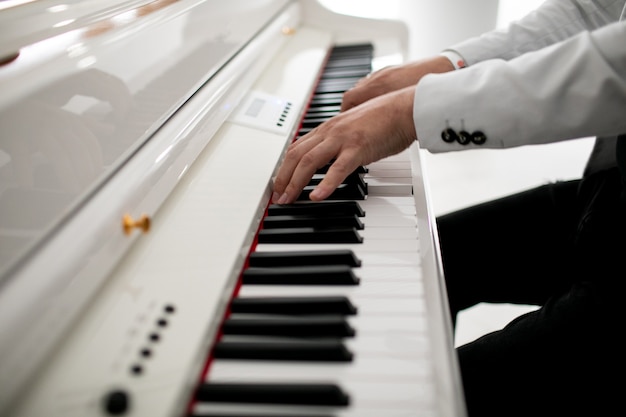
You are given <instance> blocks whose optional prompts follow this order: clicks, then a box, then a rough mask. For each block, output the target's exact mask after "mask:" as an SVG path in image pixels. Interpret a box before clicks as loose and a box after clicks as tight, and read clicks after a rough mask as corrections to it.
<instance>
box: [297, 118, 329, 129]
mask: <svg viewBox="0 0 626 417" xmlns="http://www.w3.org/2000/svg"><path fill="white" fill-rule="evenodd" d="M326 120H328V117H305V118H304V119H303V120H302V128H301V129H311V128H314V127H317V126H319V125H320V124H322V123H324V122H325V121H326Z"/></svg>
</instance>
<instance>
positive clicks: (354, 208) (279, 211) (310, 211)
mask: <svg viewBox="0 0 626 417" xmlns="http://www.w3.org/2000/svg"><path fill="white" fill-rule="evenodd" d="M267 214H268V215H269V216H290V215H311V216H320V217H324V216H329V217H330V216H350V215H355V216H358V217H364V216H365V211H364V210H363V209H362V208H361V206H360V204H359V202H358V201H319V202H303V203H296V204H270V206H269V207H268V211H267Z"/></svg>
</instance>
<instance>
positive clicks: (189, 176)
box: [0, 0, 465, 417]
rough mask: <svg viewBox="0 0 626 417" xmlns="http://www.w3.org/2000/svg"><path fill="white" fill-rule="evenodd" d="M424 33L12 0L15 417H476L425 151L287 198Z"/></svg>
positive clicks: (1, 7) (4, 120) (320, 16)
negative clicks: (278, 201)
mask: <svg viewBox="0 0 626 417" xmlns="http://www.w3.org/2000/svg"><path fill="white" fill-rule="evenodd" d="M406 43H407V30H406V28H405V27H404V26H403V25H402V24H401V23H399V22H395V21H385V20H368V19H362V18H354V17H348V16H343V15H339V14H335V13H332V12H330V11H328V10H326V9H325V8H324V7H322V6H321V5H320V4H318V3H317V2H316V1H309V0H302V1H289V0H262V1H261V0H259V1H254V2H252V1H246V0H229V1H223V0H219V1H218V0H204V1H203V0H179V1H175V0H169V1H166V0H156V1H149V0H128V1H119V0H118V1H111V0H108V1H105V0H85V1H81V2H64V1H62V0H38V1H10V0H9V1H4V2H2V3H0V62H1V64H0V92H1V93H0V387H1V388H0V415H2V416H11V417H36V416H45V417H52V416H63V417H69V416H80V417H85V416H107V415H124V416H150V417H157V416H162V417H179V416H187V415H190V416H206V417H217V416H222V417H226V416H230V417H235V416H238V417H253V416H257V417H260V416H265V417H269V416H283V417H286V416H291V417H294V416H318V417H330V416H336V417H348V416H350V417H352V416H354V417H356V416H358V417H374V416H376V417H380V416H385V417H400V416H406V417H408V416H433V417H435V416H437V417H462V416H463V415H465V407H464V403H463V394H462V389H461V384H460V378H459V373H458V367H457V363H456V356H455V353H454V349H453V342H452V329H451V324H450V320H449V313H448V308H447V300H446V294H445V287H444V284H443V278H442V271H441V265H440V258H439V251H438V244H437V238H436V230H435V224H434V221H433V218H432V214H431V212H430V211H429V204H428V192H427V190H426V186H427V181H426V180H425V178H424V172H423V169H422V164H421V162H420V150H419V149H418V148H417V145H414V147H413V148H411V149H409V150H407V151H406V152H404V153H402V154H400V155H397V156H394V157H391V158H389V159H387V160H383V161H380V162H378V163H375V164H372V165H371V166H368V167H364V169H363V170H362V171H361V172H356V173H355V174H354V175H353V176H352V177H353V180H354V182H353V183H351V184H346V189H347V190H354V189H357V190H358V191H360V192H361V195H359V194H358V193H357V195H356V196H355V197H353V196H352V194H346V195H338V196H337V197H336V198H334V199H333V200H331V201H327V202H320V203H312V204H307V203H306V202H305V201H302V202H299V203H296V204H295V205H293V206H287V207H274V206H271V205H270V201H269V200H270V194H271V185H272V175H273V173H274V171H275V169H276V168H277V166H278V164H279V162H280V160H281V158H282V155H283V153H284V151H285V148H286V146H287V145H288V144H289V143H290V142H291V141H292V140H295V139H296V138H297V136H298V135H300V134H302V133H304V132H305V131H306V129H307V128H310V127H311V126H314V124H315V123H316V122H320V120H321V119H323V118H324V117H330V116H332V114H333V112H336V110H337V102H338V101H337V99H339V100H340V96H341V92H342V91H345V89H346V88H349V85H350V83H351V82H352V83H353V82H354V81H355V80H356V79H358V78H359V77H362V76H363V75H364V74H365V73H367V72H368V71H369V70H370V69H371V68H373V69H377V68H380V67H383V66H385V65H389V64H396V63H400V62H402V61H403V60H404V59H405V58H406V46H407V45H406ZM364 71H365V72H364ZM342 89H343V90H342ZM332 100H334V103H333V102H332ZM319 175H323V172H320V174H319ZM354 184H356V186H355V185H354ZM355 187H356V188H355ZM322 205H323V206H322ZM313 206H315V207H313ZM320 207H322V209H323V210H329V211H322V212H321V213H322V214H315V213H316V212H315V210H319V209H320ZM341 207H344V208H345V207H349V208H350V210H356V211H353V212H350V213H344V212H342V213H337V212H333V210H342V208H341ZM281 209H283V210H284V209H292V211H291V212H285V211H280V210H281ZM304 209H307V210H308V209H310V210H313V211H307V212H306V213H305V214H302V212H298V210H304ZM273 210H278V212H274V211H273ZM299 213H300V214H299ZM318 213H319V212H318ZM320 216H321V217H320ZM338 218H339V219H344V220H346V221H349V222H351V223H350V224H349V225H348V226H346V225H338V223H337V222H338V221H339V220H338ZM341 221H343V220H341ZM281 222H286V223H281ZM346 229H347V232H346ZM337 230H340V233H336V232H337ZM346 233H347V234H348V235H349V236H351V237H349V238H345V239H344V237H341V236H345V235H346ZM320 236H322V237H320ZM324 236H326V237H324ZM308 239H312V240H308ZM346 239H347V240H346ZM346 258H350V259H351V260H349V261H346V260H345V259H346ZM340 259H343V260H340ZM268 260H269V261H268ZM264 262H265V263H264ZM268 262H269V263H268Z"/></svg>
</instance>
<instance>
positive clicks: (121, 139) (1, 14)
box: [0, 0, 286, 284]
mask: <svg viewBox="0 0 626 417" xmlns="http://www.w3.org/2000/svg"><path fill="white" fill-rule="evenodd" d="M15 3H18V4H17V5H16V4H15ZM285 3H286V2H285V1H284V0H282V1H271V0H267V1H255V2H248V1H245V0H231V1H228V2H223V1H217V0H215V1H206V2H203V3H200V2H198V1H173V0H160V1H146V0H143V1H131V2H121V1H113V2H111V1H103V0H90V1H85V2H78V3H76V4H66V3H63V2H60V1H58V0H55V1H48V0H40V1H36V2H7V4H4V5H2V6H0V28H1V29H0V31H1V34H2V36H0V39H1V41H0V55H2V56H4V57H5V58H6V57H7V56H8V58H7V59H5V63H4V64H3V65H0V90H1V91H2V92H3V93H2V97H0V132H2V134H1V136H0V284H1V283H2V282H3V280H5V279H6V277H7V276H8V274H9V272H10V270H11V269H12V268H15V267H16V266H17V265H18V264H19V262H20V261H21V260H24V259H25V258H27V257H28V255H29V253H31V252H32V251H33V250H34V249H35V248H36V246H37V245H38V244H40V243H41V242H43V241H44V240H45V239H46V238H47V237H48V236H50V234H51V233H53V232H54V230H55V229H56V228H58V227H60V225H61V224H62V223H63V222H64V221H66V220H67V219H68V218H70V217H71V216H72V214H73V213H74V212H75V211H76V210H77V209H78V208H80V207H81V205H83V204H85V202H86V201H87V200H88V199H89V197H90V196H91V195H93V194H94V193H95V192H96V191H97V190H98V189H99V188H101V187H102V185H103V184H104V183H106V181H107V180H108V179H110V178H111V177H112V176H113V175H114V174H115V173H116V172H117V171H119V169H120V168H121V167H122V166H123V165H124V164H125V162H126V161H128V160H129V159H130V158H131V156H132V155H133V154H135V153H136V152H138V150H139V149H140V148H141V147H142V146H143V145H144V144H145V143H146V142H147V141H149V139H150V137H151V136H152V135H153V134H154V133H155V132H156V131H157V130H158V129H159V128H160V126H162V125H163V124H164V123H165V122H166V121H167V120H168V118H170V117H171V116H172V115H173V114H174V113H175V112H176V110H177V109H179V108H180V107H181V105H182V104H183V103H185V102H186V101H187V100H188V99H189V98H190V97H191V96H192V95H193V94H194V93H195V92H196V91H197V90H198V88H200V87H201V86H202V85H203V84H204V83H206V82H207V81H208V80H210V79H211V78H212V77H213V76H214V75H215V74H216V73H217V72H218V71H219V70H220V68H222V67H223V66H224V64H225V63H227V62H228V61H229V60H230V59H231V58H232V57H233V56H234V55H235V54H236V53H237V52H238V51H239V50H240V49H241V48H242V47H243V46H244V45H246V43H247V42H249V41H250V39H251V38H253V37H254V36H255V35H256V34H257V33H258V32H259V30H261V28H262V27H263V25H264V24H265V23H266V22H267V21H268V20H269V19H270V18H271V17H272V16H274V15H275V14H276V13H277V11H278V10H279V9H280V8H281V7H282V6H284V4H285ZM11 51H13V52H14V53H13V55H12V52H11Z"/></svg>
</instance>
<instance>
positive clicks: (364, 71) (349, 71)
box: [320, 65, 372, 80]
mask: <svg viewBox="0 0 626 417" xmlns="http://www.w3.org/2000/svg"><path fill="white" fill-rule="evenodd" d="M371 71H372V68H371V66H370V65H352V66H348V65H345V66H335V68H327V69H326V70H324V72H322V76H321V77H320V79H321V80H328V79H334V78H341V77H365V76H366V75H368V74H369V73H370V72H371Z"/></svg>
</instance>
